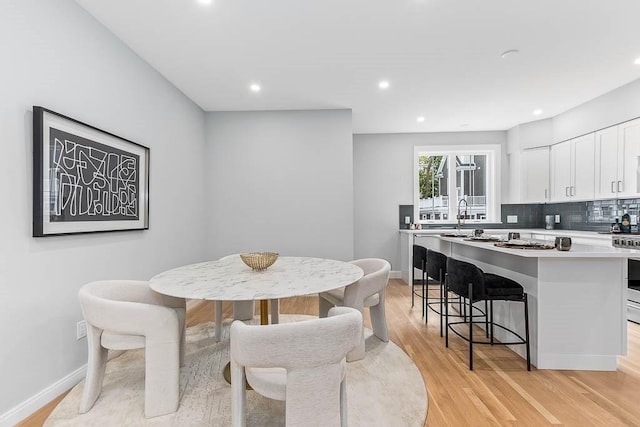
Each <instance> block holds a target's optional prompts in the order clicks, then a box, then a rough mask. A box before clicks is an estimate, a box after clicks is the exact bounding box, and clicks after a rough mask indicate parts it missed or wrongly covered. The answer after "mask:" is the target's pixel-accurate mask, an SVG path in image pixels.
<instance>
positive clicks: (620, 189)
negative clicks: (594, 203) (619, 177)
mask: <svg viewBox="0 0 640 427" xmlns="http://www.w3.org/2000/svg"><path fill="white" fill-rule="evenodd" d="M621 186H622V181H618V193H621V192H622V190H623V188H620V187H621Z"/></svg>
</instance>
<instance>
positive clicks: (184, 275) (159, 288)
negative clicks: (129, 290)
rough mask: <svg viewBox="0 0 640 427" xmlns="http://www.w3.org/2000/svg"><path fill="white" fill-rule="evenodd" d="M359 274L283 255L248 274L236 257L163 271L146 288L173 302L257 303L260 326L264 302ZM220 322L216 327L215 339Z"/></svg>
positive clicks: (350, 267)
mask: <svg viewBox="0 0 640 427" xmlns="http://www.w3.org/2000/svg"><path fill="white" fill-rule="evenodd" d="M363 275H364V272H363V271H362V269H361V268H360V267H358V266H357V265H354V264H351V263H348V262H344V261H337V260H332V259H325V258H311V257H289V256H283V257H279V258H278V259H277V260H276V262H275V263H274V264H273V265H272V266H270V267H269V268H267V269H266V270H262V271H254V270H252V269H251V268H250V267H249V266H247V265H246V264H244V262H243V261H242V259H241V258H240V255H229V256H226V257H224V258H221V259H219V260H217V261H207V262H202V263H198V264H191V265H185V266H182V267H177V268H174V269H172V270H168V271H165V272H163V273H160V274H158V275H156V276H154V277H152V278H151V280H150V286H151V289H153V290H154V291H156V292H159V293H161V294H164V295H170V296H173V297H179V298H187V299H202V300H212V301H233V302H234V303H235V302H239V301H253V300H259V301H260V324H263V325H265V324H267V323H268V304H269V300H274V299H275V300H277V299H280V298H287V297H293V296H301V295H309V294H315V293H320V292H324V291H329V290H332V289H336V288H340V287H342V286H346V285H349V284H351V283H354V282H356V281H358V280H359V279H360V278H361V277H362V276H363ZM218 319H221V317H218ZM220 323H221V322H219V321H217V322H216V330H217V332H216V335H217V336H219V333H218V331H219V330H220V328H221V325H220ZM226 371H228V369H226V370H225V378H226V377H227V376H228V372H226ZM226 379H228V378H226Z"/></svg>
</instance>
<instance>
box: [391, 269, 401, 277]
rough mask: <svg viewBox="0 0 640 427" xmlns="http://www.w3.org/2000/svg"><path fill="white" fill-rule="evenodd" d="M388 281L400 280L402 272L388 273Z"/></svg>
mask: <svg viewBox="0 0 640 427" xmlns="http://www.w3.org/2000/svg"><path fill="white" fill-rule="evenodd" d="M389 279H402V272H401V271H394V270H392V271H391V272H389Z"/></svg>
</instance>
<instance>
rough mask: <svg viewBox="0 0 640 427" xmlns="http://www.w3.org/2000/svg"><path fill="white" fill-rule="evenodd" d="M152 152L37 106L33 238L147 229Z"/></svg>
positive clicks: (34, 133)
mask: <svg viewBox="0 0 640 427" xmlns="http://www.w3.org/2000/svg"><path fill="white" fill-rule="evenodd" d="M148 228H149V148H148V147H145V146H143V145H140V144H138V143H135V142H133V141H130V140H128V139H125V138H122V137H119V136H117V135H114V134H112V133H110V132H106V131H104V130H102V129H98V128H97V127H95V126H91V125H88V124H86V123H83V122H81V121H78V120H75V119H72V118H71V117H67V116H65V115H62V114H60V113H56V112H55V111H51V110H48V109H46V108H44V107H40V106H34V107H33V236H34V237H45V236H55V235H62V234H76V233H95V232H107V231H125V230H147V229H148Z"/></svg>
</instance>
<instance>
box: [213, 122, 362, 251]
mask: <svg viewBox="0 0 640 427" xmlns="http://www.w3.org/2000/svg"><path fill="white" fill-rule="evenodd" d="M206 126H207V130H206V132H207V155H206V164H207V166H206V168H207V192H208V206H207V222H208V243H209V257H210V258H217V257H220V256H223V255H227V254H230V253H238V252H246V251H276V252H279V253H280V254H282V255H299V256H320V257H330V258H334V259H341V260H349V259H352V258H353V173H352V168H353V146H352V126H351V111H350V110H322V111H264V112H221V113H208V114H207V124H206Z"/></svg>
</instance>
